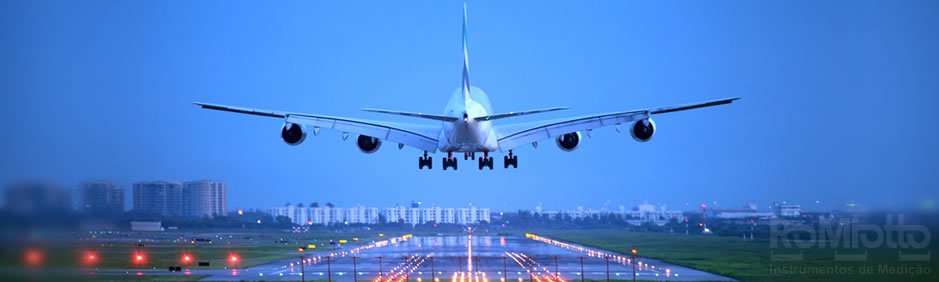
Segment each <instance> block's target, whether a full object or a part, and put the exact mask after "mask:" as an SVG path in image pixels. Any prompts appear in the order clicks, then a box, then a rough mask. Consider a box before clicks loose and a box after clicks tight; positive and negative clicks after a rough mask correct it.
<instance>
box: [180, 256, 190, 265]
mask: <svg viewBox="0 0 939 282" xmlns="http://www.w3.org/2000/svg"><path fill="white" fill-rule="evenodd" d="M182 261H183V264H189V263H190V262H192V255H189V254H183V257H182Z"/></svg>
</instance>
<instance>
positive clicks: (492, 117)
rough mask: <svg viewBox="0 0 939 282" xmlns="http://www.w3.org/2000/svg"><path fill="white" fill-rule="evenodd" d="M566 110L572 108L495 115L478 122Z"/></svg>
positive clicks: (480, 118) (478, 119) (482, 118)
mask: <svg viewBox="0 0 939 282" xmlns="http://www.w3.org/2000/svg"><path fill="white" fill-rule="evenodd" d="M566 109H570V108H569V107H557V108H547V109H538V110H531V111H524V112H508V113H504V114H495V115H488V116H482V117H477V118H476V121H487V120H494V119H500V118H507V117H514V116H523V115H530V114H537V113H547V112H553V111H560V110H566Z"/></svg>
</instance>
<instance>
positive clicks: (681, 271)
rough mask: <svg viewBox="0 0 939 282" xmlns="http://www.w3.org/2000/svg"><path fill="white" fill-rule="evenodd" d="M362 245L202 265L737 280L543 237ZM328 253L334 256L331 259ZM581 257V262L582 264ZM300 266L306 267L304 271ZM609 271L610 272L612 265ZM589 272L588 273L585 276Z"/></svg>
mask: <svg viewBox="0 0 939 282" xmlns="http://www.w3.org/2000/svg"><path fill="white" fill-rule="evenodd" d="M379 245H380V246H373V247H371V248H361V249H360V250H357V251H351V250H347V251H336V252H332V253H329V254H327V253H307V254H306V256H305V257H304V260H303V266H302V267H301V261H300V258H299V256H298V257H297V258H296V259H286V260H281V261H276V262H273V263H270V264H266V265H260V266H255V267H250V268H245V269H238V270H200V271H193V272H192V273H191V274H203V275H204V274H208V275H210V276H209V277H208V278H206V279H208V280H245V279H247V280H252V279H258V280H260V279H263V280H300V275H301V273H304V274H305V278H306V279H308V280H326V279H328V278H331V279H332V280H334V281H342V282H345V281H358V280H361V281H379V280H381V281H393V282H397V281H405V280H419V281H428V282H431V281H435V282H440V281H443V282H488V281H493V282H496V281H501V280H502V279H506V280H510V282H514V281H518V280H519V279H524V280H529V279H532V278H534V280H535V281H542V282H561V281H579V280H580V279H581V278H582V277H583V278H585V279H590V280H606V279H607V277H608V276H609V278H610V279H612V280H631V279H632V275H633V268H634V266H635V269H636V276H637V279H640V280H661V281H699V280H707V281H732V280H733V279H731V278H728V277H723V276H719V275H715V274H711V273H707V272H702V271H698V270H694V269H689V268H685V267H681V266H675V265H669V264H666V263H663V262H661V261H657V260H653V259H646V258H641V257H640V258H638V259H636V260H635V261H633V259H632V257H630V256H627V255H622V254H616V253H610V252H606V251H602V250H597V249H592V248H586V247H583V246H580V245H576V244H568V243H564V242H557V241H553V240H551V239H549V238H541V237H538V236H531V237H528V238H526V237H513V236H431V237H413V238H410V239H409V240H405V241H397V242H394V243H390V242H389V243H388V244H379ZM327 257H328V258H327ZM581 262H582V263H581ZM301 268H302V272H301ZM608 269H609V270H608ZM582 275H583V276H582Z"/></svg>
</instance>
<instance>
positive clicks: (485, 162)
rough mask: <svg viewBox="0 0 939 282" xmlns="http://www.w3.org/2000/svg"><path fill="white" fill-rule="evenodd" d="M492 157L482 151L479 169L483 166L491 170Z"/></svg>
mask: <svg viewBox="0 0 939 282" xmlns="http://www.w3.org/2000/svg"><path fill="white" fill-rule="evenodd" d="M493 163H494V162H493V161H492V157H490V156H489V152H483V157H482V158H479V170H483V168H484V167H487V166H488V167H489V170H492V164H493Z"/></svg>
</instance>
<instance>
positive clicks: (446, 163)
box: [443, 152, 457, 170]
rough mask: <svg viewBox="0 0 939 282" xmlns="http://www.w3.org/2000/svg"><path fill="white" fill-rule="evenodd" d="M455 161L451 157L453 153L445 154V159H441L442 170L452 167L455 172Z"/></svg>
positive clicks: (455, 159)
mask: <svg viewBox="0 0 939 282" xmlns="http://www.w3.org/2000/svg"><path fill="white" fill-rule="evenodd" d="M456 161H457V158H454V157H453V152H447V158H446V159H443V170H447V168H448V167H452V168H453V170H456V168H457V166H456Z"/></svg>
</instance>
